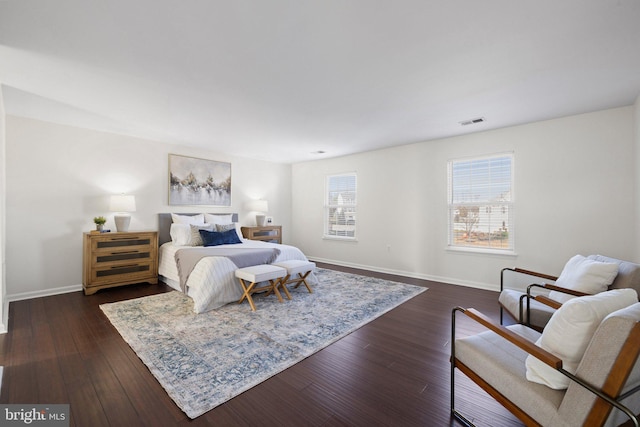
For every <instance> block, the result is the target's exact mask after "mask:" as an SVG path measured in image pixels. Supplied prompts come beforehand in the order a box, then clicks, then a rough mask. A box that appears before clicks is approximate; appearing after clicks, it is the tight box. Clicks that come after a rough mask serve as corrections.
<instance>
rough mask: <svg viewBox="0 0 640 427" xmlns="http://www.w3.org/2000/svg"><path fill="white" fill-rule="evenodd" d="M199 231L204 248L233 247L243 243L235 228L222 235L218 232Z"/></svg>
mask: <svg viewBox="0 0 640 427" xmlns="http://www.w3.org/2000/svg"><path fill="white" fill-rule="evenodd" d="M199 231H200V236H201V237H202V242H203V243H204V246H218V245H233V244H236V243H242V241H241V240H240V239H239V238H238V233H237V232H236V230H235V228H234V229H233V230H228V231H223V232H220V233H219V232H217V231H207V230H199Z"/></svg>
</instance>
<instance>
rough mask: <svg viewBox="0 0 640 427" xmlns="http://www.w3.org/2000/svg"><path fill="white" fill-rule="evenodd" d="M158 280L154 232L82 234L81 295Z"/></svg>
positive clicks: (156, 245) (153, 282)
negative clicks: (82, 290)
mask: <svg viewBox="0 0 640 427" xmlns="http://www.w3.org/2000/svg"><path fill="white" fill-rule="evenodd" d="M142 282H148V283H152V284H157V283H158V233H157V232H156V231H141V232H126V233H84V235H83V256H82V287H83V288H84V294H85V295H91V294H94V293H96V292H97V291H98V290H100V289H105V288H111V287H114V286H122V285H131V284H133V283H142Z"/></svg>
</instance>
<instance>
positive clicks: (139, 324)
mask: <svg viewBox="0 0 640 427" xmlns="http://www.w3.org/2000/svg"><path fill="white" fill-rule="evenodd" d="M315 274H316V277H317V278H318V285H316V286H315V287H314V292H313V293H312V294H310V293H308V292H307V290H306V288H305V287H304V286H300V287H299V288H298V289H291V295H292V300H291V301H289V300H287V299H286V298H285V302H284V303H282V304H281V303H278V301H277V298H276V297H275V296H274V295H270V296H263V295H255V296H254V301H255V303H256V307H257V311H256V312H252V311H251V310H250V308H249V304H248V303H247V302H246V301H245V302H243V303H242V304H234V303H232V304H228V305H226V306H224V307H222V308H219V309H217V310H213V311H209V312H206V313H201V314H194V313H193V302H192V300H191V299H190V298H188V297H186V296H185V295H184V294H182V293H180V292H175V291H174V292H168V293H163V294H158V295H152V296H148V297H143V298H138V299H134V300H128V301H121V302H117V303H112V304H103V305H101V306H100V308H101V309H102V311H103V312H104V313H105V314H106V316H107V317H108V318H109V320H110V321H111V323H112V324H113V325H114V326H115V327H116V329H117V330H118V332H120V335H122V337H123V338H124V339H125V341H126V342H127V343H128V344H129V345H130V346H131V348H132V349H133V350H134V351H135V352H136V353H137V354H138V357H140V359H141V360H142V361H143V362H144V363H145V364H146V365H147V367H148V368H149V370H150V371H151V372H152V373H153V375H154V376H155V377H156V378H157V379H158V381H159V382H160V384H162V386H163V387H164V389H165V390H166V391H167V393H168V394H169V396H171V398H172V399H173V400H174V401H175V402H176V404H177V405H178V406H179V407H180V408H181V409H182V410H183V411H184V412H185V413H186V414H187V415H188V416H189V417H190V418H195V417H197V416H199V415H202V414H203V413H205V412H207V411H209V410H211V409H213V408H215V407H216V406H218V405H220V404H222V403H224V402H226V401H227V400H229V399H231V398H233V397H234V396H237V395H238V394H240V393H242V392H243V391H245V390H248V389H249V388H251V387H253V386H255V385H257V384H259V383H261V382H262V381H264V380H266V379H268V378H270V377H271V376H273V375H275V374H277V373H278V372H281V371H283V370H285V369H286V368H288V367H290V366H292V365H294V364H295V363H297V362H299V361H301V360H302V359H304V358H306V357H308V356H310V355H312V354H313V353H315V352H317V351H318V350H321V349H322V348H324V347H326V346H328V345H329V344H331V343H332V342H335V341H336V340H338V339H340V338H342V337H344V336H345V335H347V334H349V333H350V332H352V331H354V330H356V329H358V328H360V327H361V326H363V325H365V324H366V323H368V322H370V321H372V320H373V319H375V318H377V317H379V316H381V315H382V314H384V313H386V312H387V311H389V310H391V309H393V308H394V307H397V306H398V305H400V304H402V303H403V302H405V301H407V300H409V299H411V298H413V297H414V296H416V295H418V294H420V293H421V292H424V291H426V290H427V288H423V287H419V286H412V285H407V284H404V283H396V282H389V281H386V280H381V279H375V278H371V277H364V276H358V275H354V274H348V273H342V272H337V271H333V270H326V269H316V273H315ZM238 286H239V285H238Z"/></svg>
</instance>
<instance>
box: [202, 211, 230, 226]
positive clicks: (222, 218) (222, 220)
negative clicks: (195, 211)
mask: <svg viewBox="0 0 640 427" xmlns="http://www.w3.org/2000/svg"><path fill="white" fill-rule="evenodd" d="M232 217H233V214H221V215H213V214H208V213H206V214H204V222H206V223H207V224H231V223H233V220H232V219H231V218H232Z"/></svg>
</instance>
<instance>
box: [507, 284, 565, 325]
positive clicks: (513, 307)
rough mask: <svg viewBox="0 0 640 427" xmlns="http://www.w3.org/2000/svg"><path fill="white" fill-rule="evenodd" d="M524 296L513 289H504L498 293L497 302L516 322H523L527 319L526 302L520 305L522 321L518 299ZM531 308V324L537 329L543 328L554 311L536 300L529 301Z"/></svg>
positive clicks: (523, 293)
mask: <svg viewBox="0 0 640 427" xmlns="http://www.w3.org/2000/svg"><path fill="white" fill-rule="evenodd" d="M522 295H526V293H525V292H521V291H517V290H515V289H504V290H503V291H502V292H500V296H499V297H498V302H499V303H500V305H502V307H503V308H504V309H505V310H507V311H508V312H509V314H511V316H512V317H513V318H514V319H515V320H516V321H518V322H524V321H525V320H526V319H527V301H526V300H525V301H523V303H522V313H523V316H524V319H520V318H519V316H520V297H521V296H522ZM530 307H531V324H532V325H535V326H539V327H541V328H542V327H544V325H546V324H547V322H548V321H549V319H551V315H553V313H555V310H554V309H553V308H551V307H549V306H548V305H544V304H541V303H539V302H538V301H536V300H531V301H530Z"/></svg>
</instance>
